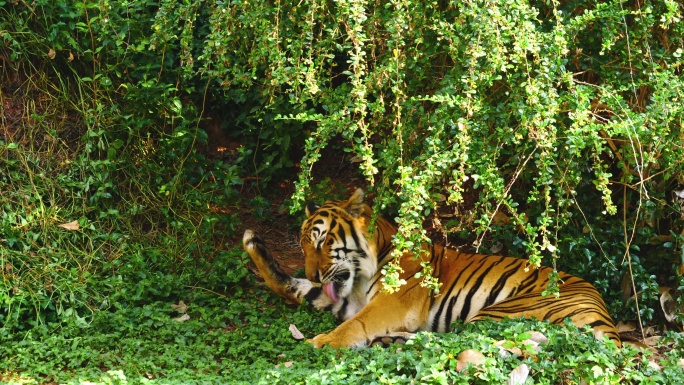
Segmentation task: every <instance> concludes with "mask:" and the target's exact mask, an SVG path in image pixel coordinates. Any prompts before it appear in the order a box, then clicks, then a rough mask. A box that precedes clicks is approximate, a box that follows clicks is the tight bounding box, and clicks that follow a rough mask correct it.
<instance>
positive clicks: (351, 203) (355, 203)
mask: <svg viewBox="0 0 684 385" xmlns="http://www.w3.org/2000/svg"><path fill="white" fill-rule="evenodd" d="M363 197H364V195H363V190H362V189H360V188H357V189H356V191H354V193H353V194H352V196H351V198H349V200H348V201H347V203H345V205H344V209H345V210H347V212H348V213H349V215H351V216H352V217H354V218H358V217H360V216H361V214H363V210H364V207H365V206H366V205H365V204H364V203H363Z"/></svg>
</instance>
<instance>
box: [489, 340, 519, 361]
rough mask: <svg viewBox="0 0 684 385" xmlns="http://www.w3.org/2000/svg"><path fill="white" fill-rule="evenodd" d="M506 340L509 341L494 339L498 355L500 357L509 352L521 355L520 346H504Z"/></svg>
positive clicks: (506, 355)
mask: <svg viewBox="0 0 684 385" xmlns="http://www.w3.org/2000/svg"><path fill="white" fill-rule="evenodd" d="M507 342H509V341H508V340H500V341H496V342H495V343H494V345H495V346H497V347H498V348H499V355H500V356H501V357H508V354H509V353H511V354H515V355H516V356H522V355H523V353H522V350H520V348H518V347H515V346H512V347H510V348H507V347H506V346H505V345H506V344H507Z"/></svg>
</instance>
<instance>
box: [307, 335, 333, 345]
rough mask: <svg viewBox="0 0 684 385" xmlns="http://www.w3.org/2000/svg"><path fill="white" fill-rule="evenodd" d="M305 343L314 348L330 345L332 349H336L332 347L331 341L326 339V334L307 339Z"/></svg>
mask: <svg viewBox="0 0 684 385" xmlns="http://www.w3.org/2000/svg"><path fill="white" fill-rule="evenodd" d="M306 342H308V343H310V344H311V345H313V346H314V348H322V347H324V346H325V345H330V346H332V347H336V346H333V345H332V340H331V339H330V338H329V337H328V335H327V334H325V333H323V334H319V335H317V336H316V337H314V338H309V339H307V340H306Z"/></svg>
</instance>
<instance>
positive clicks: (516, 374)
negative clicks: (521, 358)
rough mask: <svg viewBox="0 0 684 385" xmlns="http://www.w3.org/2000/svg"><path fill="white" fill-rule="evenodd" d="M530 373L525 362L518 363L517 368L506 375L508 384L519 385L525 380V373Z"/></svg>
mask: <svg viewBox="0 0 684 385" xmlns="http://www.w3.org/2000/svg"><path fill="white" fill-rule="evenodd" d="M529 374H530V368H529V367H528V366H527V364H521V365H518V367H517V368H515V369H513V370H512V371H511V374H510V375H509V376H508V385H520V384H524V383H525V381H526V380H527V375H529Z"/></svg>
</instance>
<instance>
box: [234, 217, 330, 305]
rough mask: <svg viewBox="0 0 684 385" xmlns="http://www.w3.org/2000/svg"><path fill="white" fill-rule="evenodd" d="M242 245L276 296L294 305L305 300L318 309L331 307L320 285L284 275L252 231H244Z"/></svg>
mask: <svg viewBox="0 0 684 385" xmlns="http://www.w3.org/2000/svg"><path fill="white" fill-rule="evenodd" d="M242 243H243V247H244V249H245V251H246V252H247V254H249V256H250V257H251V258H252V261H253V262H254V264H255V265H256V266H257V269H258V270H259V274H261V276H262V277H263V278H264V281H265V282H266V285H267V286H268V287H269V288H271V290H273V291H274V292H275V293H276V294H278V295H280V296H281V297H283V298H285V299H286V300H288V301H289V302H292V303H294V304H301V303H302V302H303V301H304V300H305V299H306V300H307V301H308V302H309V303H310V304H312V305H313V306H314V307H316V308H318V309H326V308H328V307H330V306H331V305H332V301H331V300H330V298H329V297H328V296H327V295H325V294H324V293H323V290H321V287H320V284H314V283H312V282H311V281H309V280H307V279H301V278H295V277H292V276H290V275H289V274H287V273H285V272H284V271H283V269H282V268H280V265H278V262H276V260H275V259H274V258H273V256H271V254H270V253H269V252H268V250H267V249H266V246H265V245H264V242H263V241H262V240H261V238H259V237H258V236H257V235H256V234H255V233H254V232H253V231H252V230H246V231H245V233H244V235H243V237H242Z"/></svg>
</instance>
